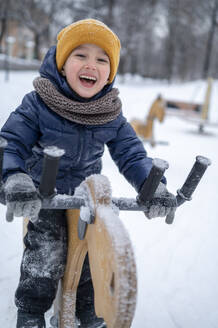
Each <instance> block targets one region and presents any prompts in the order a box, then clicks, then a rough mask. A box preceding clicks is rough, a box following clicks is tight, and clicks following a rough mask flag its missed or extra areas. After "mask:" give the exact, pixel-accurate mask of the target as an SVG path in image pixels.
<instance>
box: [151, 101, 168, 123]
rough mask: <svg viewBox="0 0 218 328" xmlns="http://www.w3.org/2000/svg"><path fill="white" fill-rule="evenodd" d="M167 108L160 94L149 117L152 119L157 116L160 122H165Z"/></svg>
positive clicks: (152, 106)
mask: <svg viewBox="0 0 218 328" xmlns="http://www.w3.org/2000/svg"><path fill="white" fill-rule="evenodd" d="M165 108H166V103H165V101H164V99H163V98H162V96H161V95H159V96H158V97H157V99H156V100H155V101H154V102H153V104H152V105H151V108H150V111H149V113H148V117H147V118H151V119H152V120H154V119H155V118H157V119H158V120H159V121H160V122H163V120H164V117H165Z"/></svg>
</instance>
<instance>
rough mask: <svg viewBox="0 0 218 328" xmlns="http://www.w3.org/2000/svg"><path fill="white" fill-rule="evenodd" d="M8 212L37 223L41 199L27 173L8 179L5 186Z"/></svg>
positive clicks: (17, 174) (14, 175)
mask: <svg viewBox="0 0 218 328" xmlns="http://www.w3.org/2000/svg"><path fill="white" fill-rule="evenodd" d="M4 191H5V199H6V204H7V211H8V212H9V213H13V215H14V216H18V217H19V216H23V217H27V218H28V219H30V220H31V221H32V222H35V221H36V220H37V218H38V214H39V211H40V209H41V205H42V202H41V199H40V198H39V195H38V193H37V190H36V187H35V186H34V184H33V181H32V179H31V178H30V177H29V176H28V175H27V174H25V173H16V174H13V175H11V176H9V177H8V179H7V180H6V182H5V185H4Z"/></svg>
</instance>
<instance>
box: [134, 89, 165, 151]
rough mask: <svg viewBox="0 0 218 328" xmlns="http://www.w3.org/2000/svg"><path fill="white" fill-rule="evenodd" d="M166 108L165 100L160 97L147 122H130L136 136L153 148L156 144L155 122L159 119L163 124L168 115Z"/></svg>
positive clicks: (152, 106)
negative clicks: (166, 114)
mask: <svg viewBox="0 0 218 328" xmlns="http://www.w3.org/2000/svg"><path fill="white" fill-rule="evenodd" d="M165 108H166V103H165V100H164V99H163V98H162V96H161V95H159V96H158V97H157V99H155V101H154V102H153V103H152V105H151V108H150V110H149V113H148V115H147V117H146V120H145V122H143V121H141V120H139V119H133V120H132V121H130V124H131V125H132V127H133V129H134V130H135V132H136V134H137V135H138V136H139V137H140V138H142V140H143V141H147V142H149V143H150V145H151V146H152V147H154V146H155V144H156V142H155V139H154V127H153V125H154V120H155V119H157V120H158V121H159V122H163V120H164V117H165V113H166V111H165Z"/></svg>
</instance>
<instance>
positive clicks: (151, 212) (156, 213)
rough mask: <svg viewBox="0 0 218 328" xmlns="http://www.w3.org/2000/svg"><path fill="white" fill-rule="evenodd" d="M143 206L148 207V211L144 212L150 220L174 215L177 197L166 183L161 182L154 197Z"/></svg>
mask: <svg viewBox="0 0 218 328" xmlns="http://www.w3.org/2000/svg"><path fill="white" fill-rule="evenodd" d="M143 205H145V206H147V208H148V211H147V212H144V213H145V216H146V217H147V218H148V219H152V218H155V217H165V216H167V215H168V214H169V213H174V212H175V210H176V207H177V201H176V197H175V196H174V195H173V194H171V193H170V192H169V191H168V190H167V188H166V186H165V184H164V183H162V182H160V184H159V186H158V187H157V190H156V191H155V194H154V197H153V198H152V199H151V200H150V201H147V202H145V203H144V204H143Z"/></svg>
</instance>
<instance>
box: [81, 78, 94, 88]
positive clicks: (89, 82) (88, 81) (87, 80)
mask: <svg viewBox="0 0 218 328" xmlns="http://www.w3.org/2000/svg"><path fill="white" fill-rule="evenodd" d="M79 79H80V82H81V83H82V85H83V86H85V87H92V86H93V85H94V84H95V83H96V81H97V78H96V77H94V76H88V75H80V77H79Z"/></svg>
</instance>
